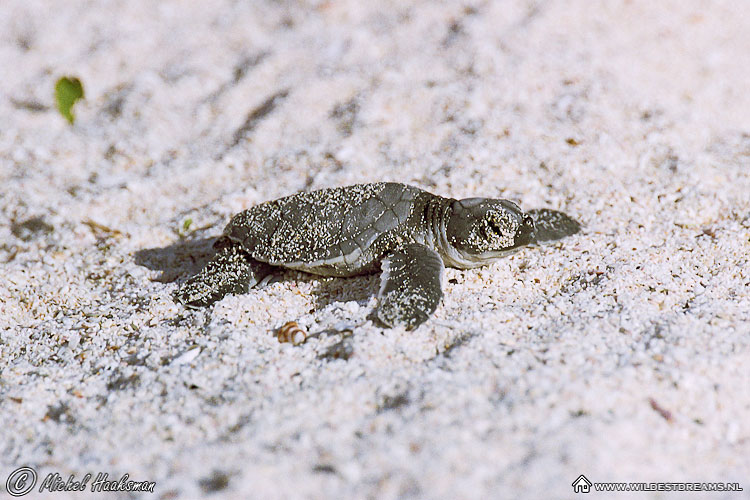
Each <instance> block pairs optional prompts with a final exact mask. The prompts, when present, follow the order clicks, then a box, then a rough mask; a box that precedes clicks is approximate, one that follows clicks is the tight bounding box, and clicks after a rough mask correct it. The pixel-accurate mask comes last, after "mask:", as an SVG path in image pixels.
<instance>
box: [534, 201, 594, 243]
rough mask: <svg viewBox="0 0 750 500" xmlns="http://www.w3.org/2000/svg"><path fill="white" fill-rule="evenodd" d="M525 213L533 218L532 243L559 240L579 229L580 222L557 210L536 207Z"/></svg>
mask: <svg viewBox="0 0 750 500" xmlns="http://www.w3.org/2000/svg"><path fill="white" fill-rule="evenodd" d="M526 214H527V215H530V216H531V217H532V218H533V219H534V226H535V228H534V234H533V241H532V243H546V242H548V241H555V240H559V239H562V238H565V237H566V236H571V235H573V234H576V233H577V232H578V231H580V230H581V223H580V222H578V221H577V220H575V219H573V218H572V217H570V216H569V215H567V214H565V213H563V212H558V211H557V210H551V209H549V208H538V209H534V210H529V211H528V212H526Z"/></svg>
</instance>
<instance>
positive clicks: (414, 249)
mask: <svg viewBox="0 0 750 500" xmlns="http://www.w3.org/2000/svg"><path fill="white" fill-rule="evenodd" d="M382 267H383V274H382V276H381V278H380V292H379V294H378V311H377V314H378V318H379V319H380V321H382V322H383V323H385V324H386V325H388V326H404V327H406V329H407V330H411V329H413V328H416V327H417V326H419V325H421V324H422V323H424V322H425V321H426V320H427V319H428V318H429V317H430V315H431V314H432V313H433V312H435V309H436V308H437V306H438V304H440V299H441V298H442V297H443V287H442V281H443V268H444V266H443V260H442V259H441V258H440V255H438V253H437V252H436V251H435V250H432V249H431V248H429V247H427V246H425V245H420V244H417V243H414V244H410V245H406V246H404V247H401V248H399V249H397V250H395V251H393V252H392V253H391V254H390V255H388V256H387V257H386V258H385V259H384V260H383V266H382Z"/></svg>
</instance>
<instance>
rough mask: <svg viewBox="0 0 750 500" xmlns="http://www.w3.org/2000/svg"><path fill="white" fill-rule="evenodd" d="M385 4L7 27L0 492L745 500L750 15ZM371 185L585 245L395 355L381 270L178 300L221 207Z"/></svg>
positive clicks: (0, 52)
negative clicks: (650, 486)
mask: <svg viewBox="0 0 750 500" xmlns="http://www.w3.org/2000/svg"><path fill="white" fill-rule="evenodd" d="M371 3H372V4H373V5H372V6H367V5H366V4H367V3H366V2H357V1H354V0H352V1H341V2H325V1H309V2H294V1H285V2H270V1H266V2H232V1H215V2H201V3H200V5H198V4H197V3H191V2H179V1H176V0H168V1H161V2H147V1H142V0H132V1H128V2H65V4H64V6H62V5H61V4H59V2H53V1H28V0H23V1H21V0H6V1H5V2H4V3H3V7H2V10H3V15H2V16H0V76H2V78H0V81H1V82H2V91H0V115H1V116H3V123H2V125H0V210H1V213H2V216H0V263H1V266H2V268H1V269H2V272H1V273H0V422H2V425H1V426H0V457H1V458H0V490H3V489H4V488H6V487H7V486H6V485H5V481H6V479H7V478H8V477H9V476H10V475H11V473H12V472H13V471H14V470H16V469H18V468H19V467H23V466H28V467H32V468H33V469H35V471H36V472H37V475H38V480H37V483H36V486H35V493H33V494H31V495H30V496H29V498H36V497H43V498H47V497H49V498H68V497H71V498H92V495H91V492H90V491H87V492H85V493H73V492H56V493H54V494H52V493H43V494H41V493H39V492H38V489H39V487H40V484H41V483H42V482H43V481H44V479H45V478H47V477H48V474H54V473H58V474H60V475H61V477H62V478H63V479H64V480H67V478H68V477H69V476H70V475H71V474H72V475H74V477H75V480H82V479H83V477H84V476H85V474H86V473H92V474H93V475H94V476H96V474H97V473H100V472H101V473H106V474H108V477H109V479H110V480H112V479H116V480H119V479H120V478H121V477H122V476H123V475H124V474H126V473H127V474H129V477H130V479H131V480H135V481H153V482H154V483H155V485H154V492H153V493H132V492H131V493H124V492H120V493H100V494H99V495H100V496H101V497H102V498H159V499H165V500H166V499H192V498H199V497H202V496H210V498H215V499H234V498H238V499H241V498H259V499H276V498H278V499H281V498H290V499H296V498H311V499H318V498H320V499H328V498H342V499H366V498H373V499H374V498H377V499H390V498H393V499H395V498H425V499H463V498H465V499H474V498H476V499H488V498H493V499H494V498H576V497H590V498H610V497H611V495H613V494H612V493H609V494H607V493H597V492H592V493H589V494H588V495H583V494H574V492H573V487H572V483H573V481H574V480H575V479H576V478H577V477H578V476H579V475H580V474H584V475H585V476H586V477H587V478H588V479H589V480H590V481H592V482H605V481H624V482H646V483H649V482H658V481H663V482H674V481H687V482H691V483H692V482H717V481H722V482H723V481H726V482H729V483H739V486H740V487H742V488H743V491H735V492H722V493H718V492H714V493H710V494H707V493H705V492H704V493H692V494H691V493H684V494H679V497H680V498H707V495H710V498H712V499H724V498H750V479H749V478H750V271H748V267H749V266H748V255H750V196H748V193H750V92H748V89H750V50H748V47H750V6H748V4H747V3H745V2H741V1H730V0H727V1H719V0H716V1H699V0H694V1H677V0H671V1H663V2H647V1H641V0H633V1H612V2H588V1H585V0H571V1H539V2H533V1H521V0H517V1H503V2H500V1H498V2H481V1H480V2H465V3H464V2H371ZM65 75H70V76H76V77H78V78H80V80H81V81H82V82H83V86H84V89H85V94H86V98H85V100H83V101H80V102H79V103H78V104H76V106H75V108H74V111H75V114H76V121H75V124H74V125H73V126H70V125H69V124H68V123H67V122H66V121H65V120H64V119H63V118H62V117H61V116H60V115H59V114H58V113H57V111H56V110H55V108H54V98H53V89H54V85H55V82H56V80H57V79H58V78H60V77H61V76H65ZM382 180H388V181H398V182H405V183H410V184H413V185H416V186H419V187H421V188H424V189H428V190H430V191H432V192H434V193H437V194H440V195H444V196H451V197H456V198H461V197H471V196H485V197H503V198H507V199H510V200H513V201H515V202H517V203H519V204H520V205H521V206H522V207H525V208H539V207H550V208H554V209H557V210H563V211H565V212H566V213H568V214H571V215H572V216H574V217H576V218H577V219H579V220H580V221H581V222H582V223H583V224H584V229H583V231H582V233H580V234H579V235H576V236H573V237H571V238H568V239H565V240H562V241H560V242H558V243H556V244H554V245H549V246H544V247H541V248H527V249H524V250H522V251H520V252H518V253H516V254H514V255H513V256H510V257H508V258H506V259H503V260H501V261H499V262H497V263H495V264H492V265H490V266H488V267H485V268H481V269H476V270H469V271H460V270H455V269H449V270H447V272H446V275H445V278H446V279H445V284H446V286H445V299H444V302H443V304H442V306H441V307H440V308H439V309H438V311H437V312H436V314H435V317H434V318H433V319H432V320H430V321H429V322H428V323H426V324H425V325H424V326H422V327H420V328H419V329H417V330H416V331H412V332H407V331H405V330H402V329H383V328H381V327H380V326H379V325H378V324H375V323H373V322H372V320H371V319H372V315H371V314H372V311H373V309H374V307H375V306H376V303H377V302H376V299H375V298H374V294H375V293H376V291H377V288H378V285H379V281H378V277H377V276H365V277H360V278H353V279H346V280H342V279H319V278H316V277H312V276H308V275H303V274H300V273H295V272H288V273H286V274H284V275H283V276H281V277H280V279H278V280H277V281H274V282H272V283H270V284H269V285H268V286H266V287H264V288H262V289H257V290H252V291H251V292H250V293H248V294H246V295H241V296H229V297H227V298H225V299H224V300H222V301H221V302H219V303H218V304H216V305H215V306H214V307H212V308H209V309H206V310H198V311H193V310H186V309H184V308H183V307H181V306H179V305H176V304H175V303H174V301H173V299H172V293H173V292H174V291H175V289H176V287H177V286H178V284H179V283H181V282H182V281H184V280H185V279H186V278H187V277H188V276H190V275H191V273H193V272H195V271H196V270H197V269H198V268H200V266H201V265H202V264H203V263H204V262H205V261H206V259H208V258H209V256H210V254H211V243H212V238H214V237H215V236H217V235H218V234H220V232H221V230H222V228H223V226H224V224H225V223H226V222H227V221H228V220H229V217H231V215H232V214H233V213H235V212H237V211H239V210H242V209H245V208H248V207H250V206H252V205H254V204H256V203H259V202H262V201H265V200H270V199H274V198H277V197H279V196H283V195H287V194H291V193H295V192H298V191H301V190H312V189H318V188H323V187H329V186H341V185H347V184H353V183H357V182H371V181H382ZM288 321H296V322H298V323H299V324H300V325H301V327H302V328H304V329H305V330H306V331H308V332H310V333H320V335H319V336H317V337H316V338H312V339H310V340H309V341H308V342H306V343H304V344H302V345H298V346H294V345H291V344H281V343H279V342H278V341H277V339H276V338H275V336H274V333H275V331H276V329H278V328H279V327H280V326H281V325H282V324H284V323H286V322H288ZM16 477H17V476H16ZM90 483H91V481H89V483H88V485H89V487H90ZM34 495H36V496H34ZM616 496H617V498H667V497H670V498H671V497H672V496H675V497H676V496H677V494H670V493H664V492H649V493H632V492H631V493H619V494H617V495H616Z"/></svg>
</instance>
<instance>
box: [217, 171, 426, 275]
mask: <svg viewBox="0 0 750 500" xmlns="http://www.w3.org/2000/svg"><path fill="white" fill-rule="evenodd" d="M420 193H423V191H422V190H420V189H418V188H415V187H412V186H407V185H405V184H398V183H374V184H357V185H354V186H347V187H339V188H328V189H322V190H319V191H312V192H307V193H298V194H295V195H292V196H287V197H285V198H281V199H278V200H274V201H269V202H266V203H263V204H260V205H257V206H255V207H253V208H250V209H249V210H245V211H243V212H240V213H239V214H237V215H235V216H234V217H233V218H232V220H231V222H229V224H228V225H227V227H226V229H225V230H224V234H225V236H226V237H228V238H229V239H230V240H232V241H234V242H236V243H238V244H240V245H241V246H242V248H243V249H244V250H245V251H247V252H248V253H249V254H250V255H251V256H252V257H253V258H255V259H257V260H260V261H263V262H267V263H269V264H273V265H277V266H283V267H289V268H293V269H299V270H303V271H308V272H317V273H318V274H330V275H342V276H343V275H347V274H353V273H355V272H356V271H358V270H361V269H364V268H365V267H367V266H370V265H371V264H373V261H374V260H376V259H379V258H380V256H379V255H374V254H373V252H368V250H369V249H370V247H371V246H372V245H373V243H374V242H375V241H376V240H378V238H381V237H383V236H384V235H388V234H389V233H392V232H394V231H403V230H405V225H406V222H407V220H408V219H409V216H410V215H411V214H412V211H413V209H414V200H415V198H416V197H417V196H418V195H419V194H420ZM414 229H417V228H414Z"/></svg>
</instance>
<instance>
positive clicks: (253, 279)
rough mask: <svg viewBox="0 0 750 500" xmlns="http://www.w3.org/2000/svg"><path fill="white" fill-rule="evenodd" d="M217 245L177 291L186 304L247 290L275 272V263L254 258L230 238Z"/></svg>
mask: <svg viewBox="0 0 750 500" xmlns="http://www.w3.org/2000/svg"><path fill="white" fill-rule="evenodd" d="M214 248H215V249H216V255H215V256H214V257H213V258H212V259H211V260H210V261H208V264H206V266H205V267H204V268H203V269H201V271H200V272H199V273H198V274H196V275H195V276H193V277H192V278H190V279H188V280H187V281H186V282H185V283H183V284H182V285H181V286H180V288H179V289H178V290H177V292H176V293H175V299H176V300H177V301H178V302H180V303H182V304H183V305H185V306H186V307H191V308H198V307H205V306H209V305H211V304H213V303H214V302H216V301H218V300H221V299H222V298H223V297H224V296H225V295H227V294H229V293H237V294H239V293H247V291H248V290H249V289H250V288H252V287H254V286H255V285H256V284H258V282H259V281H261V280H262V279H263V278H265V277H266V276H268V275H269V274H270V273H271V272H272V271H273V266H271V265H269V264H266V263H265V262H259V261H257V260H255V259H253V258H252V257H250V255H248V254H247V252H245V251H244V250H242V248H241V247H240V246H239V245H238V244H236V243H233V242H231V241H230V240H228V239H227V238H220V239H219V240H217V241H216V243H215V244H214Z"/></svg>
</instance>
